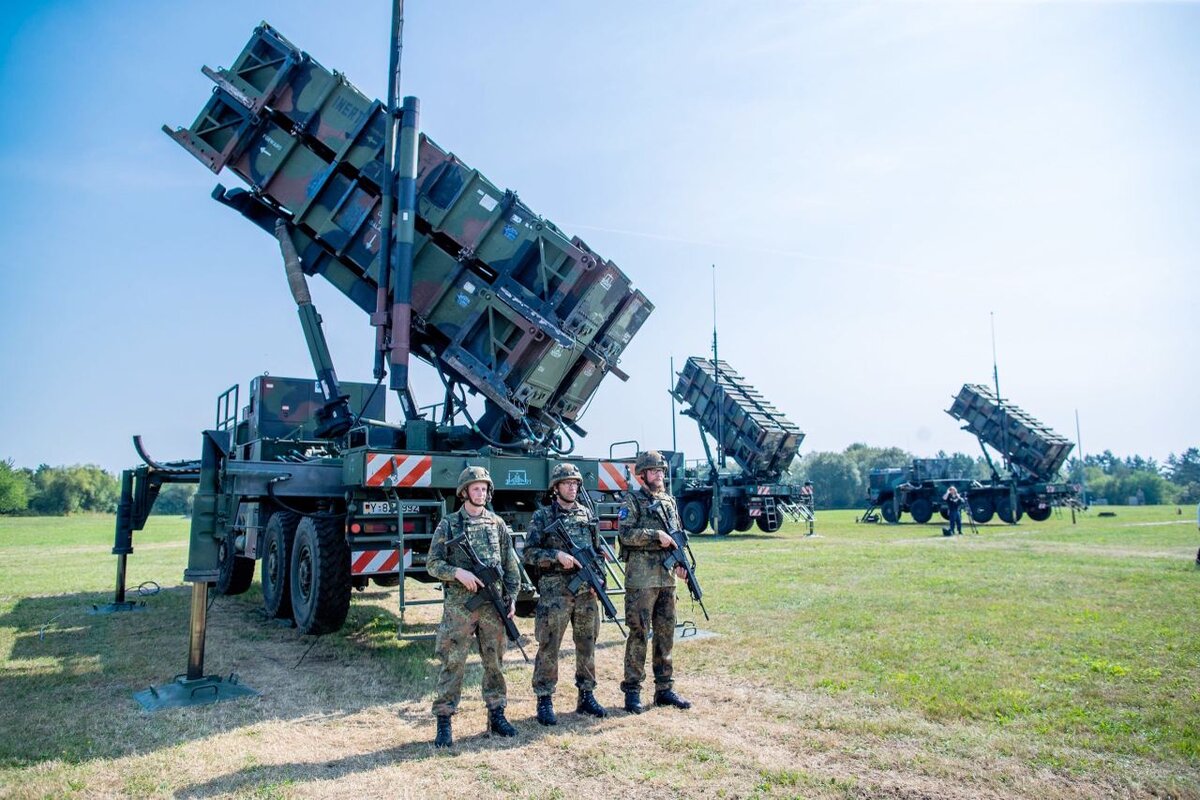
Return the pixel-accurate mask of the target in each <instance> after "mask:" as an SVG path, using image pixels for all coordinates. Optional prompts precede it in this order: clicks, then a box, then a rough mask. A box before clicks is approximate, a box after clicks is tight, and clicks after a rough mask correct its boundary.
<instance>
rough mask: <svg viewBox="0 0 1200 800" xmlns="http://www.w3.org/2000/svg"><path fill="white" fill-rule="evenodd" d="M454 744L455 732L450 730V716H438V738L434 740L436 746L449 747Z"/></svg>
mask: <svg viewBox="0 0 1200 800" xmlns="http://www.w3.org/2000/svg"><path fill="white" fill-rule="evenodd" d="M452 744H454V734H453V733H452V732H451V730H450V717H443V716H438V718H437V738H435V739H434V740H433V746H434V747H449V746H450V745H452Z"/></svg>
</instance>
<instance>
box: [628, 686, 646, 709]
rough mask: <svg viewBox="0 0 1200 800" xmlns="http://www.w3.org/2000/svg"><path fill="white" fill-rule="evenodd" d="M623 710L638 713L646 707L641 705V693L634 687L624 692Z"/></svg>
mask: <svg viewBox="0 0 1200 800" xmlns="http://www.w3.org/2000/svg"><path fill="white" fill-rule="evenodd" d="M625 710H626V711H628V712H629V713H630V714H640V713H642V712H643V711H645V710H646V709H645V708H643V707H642V693H641V692H639V691H638V690H636V689H634V690H633V691H632V692H626V693H625Z"/></svg>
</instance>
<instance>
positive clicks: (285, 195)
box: [164, 23, 653, 428]
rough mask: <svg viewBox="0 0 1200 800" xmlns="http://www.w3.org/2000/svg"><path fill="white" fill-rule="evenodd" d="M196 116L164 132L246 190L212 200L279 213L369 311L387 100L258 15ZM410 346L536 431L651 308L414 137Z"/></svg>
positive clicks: (549, 227) (573, 245)
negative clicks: (373, 95)
mask: <svg viewBox="0 0 1200 800" xmlns="http://www.w3.org/2000/svg"><path fill="white" fill-rule="evenodd" d="M204 74H205V75H207V76H208V77H209V78H210V79H212V80H213V81H214V82H215V83H216V88H215V89H214V91H213V92H212V94H211V96H210V97H209V98H208V101H207V103H206V104H205V105H204V107H203V109H202V110H201V112H200V114H199V115H198V116H197V118H196V120H195V122H193V123H192V125H191V126H190V127H188V128H179V129H175V130H171V129H169V128H166V127H164V130H166V131H167V133H168V134H169V135H170V136H171V137H172V138H174V139H175V140H176V141H177V142H178V143H179V144H180V145H182V146H183V147H184V148H185V149H187V150H188V151H189V152H191V153H192V154H193V155H195V156H196V157H197V158H198V159H199V160H200V161H202V162H203V163H204V164H205V165H206V166H208V168H209V169H211V170H212V171H213V172H215V173H219V172H220V171H221V170H222V169H226V168H227V169H229V170H230V171H232V172H233V173H235V174H236V175H238V177H240V178H241V179H242V180H244V181H245V182H246V183H247V184H248V185H249V186H250V188H251V192H250V193H246V192H241V191H240V190H233V191H228V192H226V191H224V190H221V191H219V192H217V193H215V194H214V196H215V197H217V199H219V200H221V201H222V202H224V203H226V204H227V205H230V206H232V207H234V208H236V209H237V210H238V211H239V212H241V213H242V214H243V215H245V216H247V217H248V218H249V219H251V220H252V221H254V222H255V223H256V224H258V225H259V226H260V227H263V228H264V230H267V231H268V232H270V231H272V230H273V225H274V220H275V219H277V218H283V219H285V220H286V221H288V222H289V223H290V226H291V231H292V237H293V240H294V242H295V245H296V249H297V252H298V253H299V255H300V260H301V265H302V268H303V270H304V272H305V273H307V274H309V275H318V274H319V275H322V276H323V277H325V278H326V279H327V280H328V281H329V282H330V283H332V284H333V285H334V286H335V287H336V288H337V289H338V290H339V291H341V292H342V293H343V294H345V295H346V296H347V297H349V298H350V299H351V300H352V301H353V302H354V303H355V304H356V305H358V306H359V307H360V308H362V309H363V310H364V311H366V312H367V313H372V312H373V311H374V307H375V295H376V289H377V286H378V280H379V276H380V274H381V269H380V264H379V259H380V253H381V241H380V235H381V234H380V231H381V230H382V229H383V227H384V226H383V224H382V222H383V220H382V199H381V190H380V185H381V183H382V180H383V176H384V175H386V172H387V171H386V166H385V164H384V161H383V142H384V138H385V132H386V109H385V108H383V106H382V105H381V104H380V103H379V101H377V100H371V99H370V98H368V97H367V96H366V95H364V94H363V93H362V92H360V91H359V90H358V89H356V88H355V87H354V86H353V85H352V84H351V83H350V82H349V81H347V80H346V78H345V77H343V76H342V75H340V74H338V73H336V72H331V71H330V70H328V69H326V68H325V67H323V66H322V65H321V64H320V63H319V62H317V61H316V60H315V59H313V58H312V57H311V56H309V55H308V54H307V53H304V52H303V51H301V50H300V49H299V48H297V47H296V46H295V45H293V44H291V43H290V42H289V41H288V40H287V39H285V38H284V37H283V36H282V35H280V34H279V33H278V32H277V31H276V30H274V29H273V28H271V27H270V26H269V25H267V24H265V23H263V24H262V25H260V26H259V27H258V28H257V29H256V30H255V31H254V33H253V35H252V36H251V38H250V40H249V42H248V43H247V44H246V46H245V47H244V48H243V50H242V52H241V53H240V54H239V55H238V57H237V58H236V59H235V60H234V62H233V65H232V66H230V67H228V68H224V69H219V70H213V69H209V68H207V67H206V68H205V69H204ZM416 188H417V219H416V236H415V241H414V260H413V284H412V309H413V315H414V316H413V328H412V334H411V341H412V351H413V354H414V355H416V356H417V357H419V358H422V359H425V360H428V361H431V362H432V363H434V365H435V366H436V367H438V368H439V369H442V370H445V371H446V372H447V373H448V374H450V375H451V376H452V377H453V378H455V379H457V380H460V381H462V382H464V383H466V384H468V385H469V386H471V387H473V388H474V389H475V390H477V391H479V392H480V393H482V394H484V395H485V396H486V397H488V398H489V399H490V400H491V401H493V402H494V403H495V404H497V405H498V406H499V407H500V408H502V409H503V410H504V412H505V413H507V414H508V415H509V416H511V417H514V418H523V417H527V416H528V417H532V418H533V421H534V422H535V423H539V424H541V425H542V426H543V427H544V428H549V427H553V426H555V425H557V424H559V421H560V420H561V421H567V422H569V421H572V420H573V419H574V418H575V416H576V415H577V414H578V413H579V411H580V410H581V409H582V408H583V407H585V406H586V403H587V400H588V399H589V398H590V397H591V395H592V394H593V393H594V392H595V390H596V388H597V386H598V384H599V380H600V378H602V377H603V376H604V375H605V374H608V373H609V372H613V373H614V374H617V375H618V376H619V377H621V378H622V379H624V378H625V376H624V373H622V372H621V371H620V370H618V369H616V368H615V367H616V363H617V361H618V360H619V358H620V355H621V353H622V351H623V350H624V349H625V347H626V346H627V345H628V343H629V341H630V339H631V338H632V336H633V335H634V334H635V333H636V332H637V330H638V329H639V328H640V327H641V325H642V323H643V322H644V321H645V319H646V317H647V316H648V315H649V314H650V312H651V311H652V310H653V305H652V304H651V303H650V302H649V301H648V300H647V299H646V297H645V295H643V294H642V293H641V292H639V291H637V290H635V289H633V288H632V286H631V282H630V280H629V278H628V277H627V276H626V275H625V274H624V273H623V272H622V271H621V270H620V269H619V268H618V267H617V266H616V265H615V264H613V263H612V262H611V261H608V260H606V259H604V258H603V257H601V256H599V255H598V254H596V253H594V252H593V251H592V250H591V249H590V248H589V247H587V245H586V244H584V243H583V242H582V240H580V239H578V238H570V237H568V236H567V235H566V234H564V233H563V232H562V231H560V230H559V228H558V227H557V226H555V225H554V224H553V223H552V222H550V221H549V220H546V219H544V218H542V217H540V216H538V215H537V214H536V213H534V212H533V211H532V210H531V209H530V208H528V206H526V205H525V204H524V203H523V202H522V201H521V200H520V199H519V198H518V197H517V195H516V194H515V193H514V192H512V191H508V190H502V189H500V188H499V187H497V186H496V185H495V184H493V183H492V182H491V181H489V180H488V179H487V178H486V177H485V176H484V175H482V174H481V173H480V172H479V171H478V170H475V169H473V168H471V167H469V166H467V165H466V164H465V163H463V162H462V161H461V160H460V159H459V158H458V157H457V156H455V155H454V154H453V153H450V152H449V151H447V150H444V149H442V148H441V147H439V146H438V145H437V144H436V143H434V142H433V141H432V140H431V139H429V138H428V137H426V136H424V135H422V136H421V137H420V140H419V145H418V164H417V175H416ZM431 354H432V355H431Z"/></svg>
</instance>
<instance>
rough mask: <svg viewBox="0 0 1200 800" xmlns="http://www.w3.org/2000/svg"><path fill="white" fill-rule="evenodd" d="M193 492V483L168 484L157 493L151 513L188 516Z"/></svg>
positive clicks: (190, 511) (194, 490)
mask: <svg viewBox="0 0 1200 800" xmlns="http://www.w3.org/2000/svg"><path fill="white" fill-rule="evenodd" d="M195 494H196V486H195V485H194V484H186V483H172V484H168V485H166V486H164V487H163V488H162V491H161V492H159V493H158V499H157V500H155V501H154V510H153V512H152V513H154V514H162V515H164V516H165V515H168V514H169V515H173V516H187V517H190V516H191V515H192V498H193V497H194V496H195Z"/></svg>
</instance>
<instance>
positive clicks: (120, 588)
mask: <svg viewBox="0 0 1200 800" xmlns="http://www.w3.org/2000/svg"><path fill="white" fill-rule="evenodd" d="M145 472H147V470H146V468H145V467H139V468H137V469H127V470H124V471H122V472H121V500H120V502H119V503H118V504H117V530H116V534H115V535H114V537H113V549H112V551H113V555H115V556H116V557H117V587H116V590H115V592H114V593H113V601H112V602H111V603H108V604H107V605H102V606H101V605H94V606H92V609H91V611H89V612H88V613H89V614H116V613H120V612H122V611H145V610H146V604H145V603H140V602H130V601H128V600H126V599H125V566H126V560H127V559H128V558H129V554H130V553H132V552H133V529H134V506H135V500H134V488H135V486H137V488H142V487H143V484H142V483H138V482H135V477H140V478H141V479H142V481H144V480H145V478H144V476H143V475H141V473H145Z"/></svg>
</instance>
